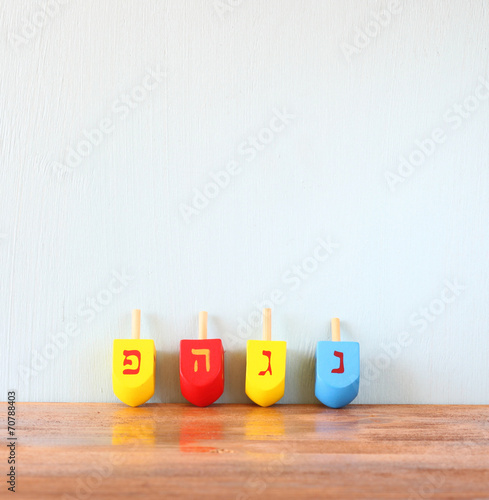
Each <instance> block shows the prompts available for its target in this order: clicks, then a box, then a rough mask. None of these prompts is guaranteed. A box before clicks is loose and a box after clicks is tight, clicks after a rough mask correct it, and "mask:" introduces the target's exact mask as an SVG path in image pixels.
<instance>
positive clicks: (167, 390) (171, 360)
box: [155, 351, 186, 403]
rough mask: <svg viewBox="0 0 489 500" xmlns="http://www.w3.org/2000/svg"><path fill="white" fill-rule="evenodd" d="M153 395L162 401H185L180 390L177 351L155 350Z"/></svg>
mask: <svg viewBox="0 0 489 500" xmlns="http://www.w3.org/2000/svg"><path fill="white" fill-rule="evenodd" d="M155 396H156V398H157V401H161V402H162V403H185V402H186V400H185V398H184V397H183V396H182V392H181V390H180V364H179V353H178V351H177V352H168V351H157V353H156V387H155Z"/></svg>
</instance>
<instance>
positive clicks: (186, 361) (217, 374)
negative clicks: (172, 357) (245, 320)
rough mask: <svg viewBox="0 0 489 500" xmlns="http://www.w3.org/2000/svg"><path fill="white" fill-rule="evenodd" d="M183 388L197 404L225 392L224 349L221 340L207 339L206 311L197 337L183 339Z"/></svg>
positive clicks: (181, 387)
mask: <svg viewBox="0 0 489 500" xmlns="http://www.w3.org/2000/svg"><path fill="white" fill-rule="evenodd" d="M180 389H181V391H182V395H183V397H184V398H185V399H186V400H187V401H189V402H190V403H193V404H194V405H196V406H208V405H210V404H212V403H214V401H216V400H217V399H218V398H219V397H220V396H221V394H222V393H223V391H224V349H223V347H222V342H221V339H208V338H207V313H206V312H205V311H201V312H200V313H199V338H198V340H181V341H180Z"/></svg>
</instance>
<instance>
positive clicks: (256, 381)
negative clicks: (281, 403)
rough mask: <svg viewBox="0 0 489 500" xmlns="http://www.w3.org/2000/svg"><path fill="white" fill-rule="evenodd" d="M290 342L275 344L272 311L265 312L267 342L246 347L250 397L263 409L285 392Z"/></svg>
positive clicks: (258, 342)
mask: <svg viewBox="0 0 489 500" xmlns="http://www.w3.org/2000/svg"><path fill="white" fill-rule="evenodd" d="M286 350H287V342H284V341H283V340H272V311H271V309H263V340H248V342H247V344H246V394H247V395H248V397H249V398H250V399H251V400H252V401H254V402H255V403H256V404H258V405H260V406H270V405H273V404H274V403H276V402H277V401H278V400H279V399H280V398H281V397H282V396H283V395H284V389H285V356H286Z"/></svg>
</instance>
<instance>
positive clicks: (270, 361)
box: [258, 351, 272, 375]
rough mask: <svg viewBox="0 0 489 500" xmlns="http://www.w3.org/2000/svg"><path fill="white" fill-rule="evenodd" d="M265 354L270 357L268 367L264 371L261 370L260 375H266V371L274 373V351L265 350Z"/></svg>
mask: <svg viewBox="0 0 489 500" xmlns="http://www.w3.org/2000/svg"><path fill="white" fill-rule="evenodd" d="M262 354H263V356H266V357H267V358H268V368H267V369H266V370H265V371H263V372H260V373H259V374H258V375H265V373H270V375H271V374H272V352H271V351H263V353H262Z"/></svg>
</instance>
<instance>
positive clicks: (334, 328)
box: [331, 318, 341, 342]
mask: <svg viewBox="0 0 489 500" xmlns="http://www.w3.org/2000/svg"><path fill="white" fill-rule="evenodd" d="M331 333H332V335H333V342H341V336H340V318H333V319H332V320H331Z"/></svg>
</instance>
